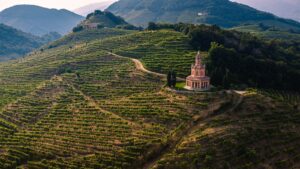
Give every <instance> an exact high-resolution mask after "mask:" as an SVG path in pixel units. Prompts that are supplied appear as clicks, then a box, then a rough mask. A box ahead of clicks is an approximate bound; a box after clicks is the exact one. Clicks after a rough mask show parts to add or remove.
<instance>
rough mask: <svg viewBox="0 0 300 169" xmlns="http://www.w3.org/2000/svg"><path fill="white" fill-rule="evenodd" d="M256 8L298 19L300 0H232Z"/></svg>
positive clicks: (299, 16) (299, 17)
mask: <svg viewBox="0 0 300 169" xmlns="http://www.w3.org/2000/svg"><path fill="white" fill-rule="evenodd" d="M232 1H236V2H239V3H243V4H247V5H249V6H252V7H254V8H256V9H259V10H262V11H267V12H271V13H273V14H275V15H278V16H281V17H284V18H292V19H295V20H298V21H300V0H232Z"/></svg>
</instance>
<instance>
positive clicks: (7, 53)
mask: <svg viewBox="0 0 300 169" xmlns="http://www.w3.org/2000/svg"><path fill="white" fill-rule="evenodd" d="M59 37H60V36H59V35H56V34H55V33H52V34H49V35H46V36H44V37H42V38H41V37H37V36H34V35H31V34H28V33H24V32H21V31H19V30H16V29H14V28H12V27H9V26H6V25H3V24H0V61H4V60H9V59H13V58H17V57H20V56H23V55H25V54H26V53H29V52H31V51H33V50H34V49H36V48H38V47H40V46H42V45H43V44H45V43H47V42H50V41H52V40H54V39H57V38H59Z"/></svg>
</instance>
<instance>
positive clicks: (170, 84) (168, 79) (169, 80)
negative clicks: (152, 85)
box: [167, 71, 172, 87]
mask: <svg viewBox="0 0 300 169" xmlns="http://www.w3.org/2000/svg"><path fill="white" fill-rule="evenodd" d="M171 78H172V72H171V71H169V72H168V75H167V85H168V86H169V87H171V86H172V83H171Z"/></svg>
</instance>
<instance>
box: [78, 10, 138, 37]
mask: <svg viewBox="0 0 300 169" xmlns="http://www.w3.org/2000/svg"><path fill="white" fill-rule="evenodd" d="M102 28H122V29H128V30H138V29H139V28H137V27H135V26H133V25H131V24H129V23H127V22H126V21H125V20H124V19H123V18H121V17H119V16H115V15H114V14H112V13H111V12H107V11H104V12H102V11H100V10H96V11H95V12H93V13H90V14H88V15H87V17H86V19H85V20H84V21H82V22H81V23H80V24H79V25H77V27H75V28H74V29H73V32H79V31H81V30H83V29H85V30H87V29H102Z"/></svg>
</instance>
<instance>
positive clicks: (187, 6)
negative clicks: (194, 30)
mask: <svg viewBox="0 0 300 169" xmlns="http://www.w3.org/2000/svg"><path fill="white" fill-rule="evenodd" d="M107 10H108V11H111V12H113V13H114V14H116V15H119V16H122V17H123V18H126V21H128V22H129V23H132V24H136V25H142V26H146V25H147V23H148V22H149V21H154V22H169V23H176V22H184V23H195V24H200V23H205V24H216V25H219V26H221V27H225V28H229V27H234V26H238V25H241V24H245V23H257V22H264V23H265V24H268V25H272V26H274V25H275V26H277V27H280V28H284V29H295V30H299V29H300V23H298V22H296V21H293V20H287V19H282V18H279V17H276V16H274V15H272V14H270V13H266V12H262V11H258V10H256V9H254V8H251V7H249V6H246V5H242V4H239V3H235V2H231V1H229V0H201V1H199V0H120V1H118V2H116V3H114V4H112V5H111V6H110V7H109V8H108V9H107Z"/></svg>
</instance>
